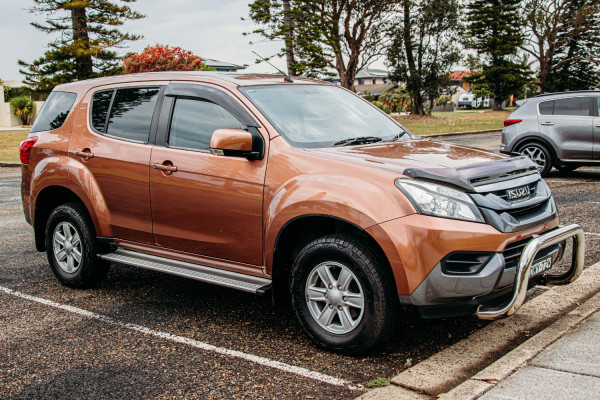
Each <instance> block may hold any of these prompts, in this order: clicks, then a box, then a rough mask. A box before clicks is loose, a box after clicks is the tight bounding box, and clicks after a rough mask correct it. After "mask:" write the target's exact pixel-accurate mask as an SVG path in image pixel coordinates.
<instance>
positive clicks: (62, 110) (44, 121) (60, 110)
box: [31, 92, 77, 132]
mask: <svg viewBox="0 0 600 400" xmlns="http://www.w3.org/2000/svg"><path fill="white" fill-rule="evenodd" d="M75 99H77V95H76V94H75V93H70V92H52V93H50V96H48V99H47V100H46V102H45V103H44V105H43V106H42V110H41V111H40V114H39V115H38V117H37V118H36V120H35V122H34V124H33V126H32V127H31V132H40V131H50V130H52V129H57V128H60V127H61V126H62V124H64V123H65V120H66V119H67V117H68V116H69V112H70V111H71V108H72V107H73V104H74V103H75Z"/></svg>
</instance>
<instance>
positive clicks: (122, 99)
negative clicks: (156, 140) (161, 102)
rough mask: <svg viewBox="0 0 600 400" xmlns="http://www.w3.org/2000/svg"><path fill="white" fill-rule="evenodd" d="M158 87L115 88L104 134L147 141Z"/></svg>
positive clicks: (142, 141) (136, 140)
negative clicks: (115, 91)
mask: <svg viewBox="0 0 600 400" xmlns="http://www.w3.org/2000/svg"><path fill="white" fill-rule="evenodd" d="M158 92H159V89H158V88H155V87H154V88H124V89H117V93H115V98H114V100H113V104H112V107H111V109H110V114H109V117H108V127H107V129H106V134H107V135H110V136H115V137H117V138H122V139H126V140H132V141H135V142H141V143H147V142H148V137H149V136H150V125H151V124H152V115H153V114H154V106H155V105H156V100H157V98H158Z"/></svg>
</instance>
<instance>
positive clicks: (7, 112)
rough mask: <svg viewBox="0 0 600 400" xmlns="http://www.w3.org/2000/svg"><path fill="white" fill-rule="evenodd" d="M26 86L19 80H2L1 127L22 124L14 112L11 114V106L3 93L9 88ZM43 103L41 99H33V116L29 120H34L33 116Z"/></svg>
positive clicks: (0, 101)
mask: <svg viewBox="0 0 600 400" xmlns="http://www.w3.org/2000/svg"><path fill="white" fill-rule="evenodd" d="M26 86H27V85H25V84H24V83H23V82H21V81H4V82H3V84H2V85H0V126H1V127H8V128H12V127H15V126H21V124H22V122H21V119H20V118H18V117H17V116H16V115H15V114H13V112H12V111H11V108H10V103H9V102H8V101H5V100H6V98H7V96H6V95H5V93H8V91H9V90H10V89H11V88H22V87H26ZM43 104H44V102H43V101H34V102H33V116H32V118H31V121H33V120H35V118H36V117H37V115H38V113H39V112H40V109H41V108H42V105H43Z"/></svg>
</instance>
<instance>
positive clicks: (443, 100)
mask: <svg viewBox="0 0 600 400" xmlns="http://www.w3.org/2000/svg"><path fill="white" fill-rule="evenodd" d="M453 104H454V103H453V102H452V97H450V96H449V95H447V94H443V95H441V96H440V97H438V98H437V100H436V101H435V105H436V106H443V107H444V111H446V106H449V105H450V106H451V105H453Z"/></svg>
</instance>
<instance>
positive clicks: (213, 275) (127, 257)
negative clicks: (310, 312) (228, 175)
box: [98, 249, 271, 294]
mask: <svg viewBox="0 0 600 400" xmlns="http://www.w3.org/2000/svg"><path fill="white" fill-rule="evenodd" d="M98 257H100V258H102V259H103V260H109V261H114V262H116V263H121V264H126V265H132V266H134V267H140V268H145V269H150V270H153V271H160V272H166V273H167V274H171V275H177V276H182V277H184V278H190V279H195V280H197V281H201V282H207V283H212V284H215V285H219V286H225V287H228V288H232V289H238V290H242V291H244V292H249V293H254V294H264V293H265V292H267V291H268V290H269V289H270V288H271V280H270V279H266V278H260V277H257V276H252V275H246V274H240V273H237V272H232V271H227V270H224V269H218V268H211V267H207V266H204V265H198V264H192V263H189V262H185V261H178V260H173V259H170V258H164V257H158V256H153V255H150V254H144V253H139V252H137V251H131V250H124V249H118V250H117V251H115V252H114V253H109V254H99V255H98Z"/></svg>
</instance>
